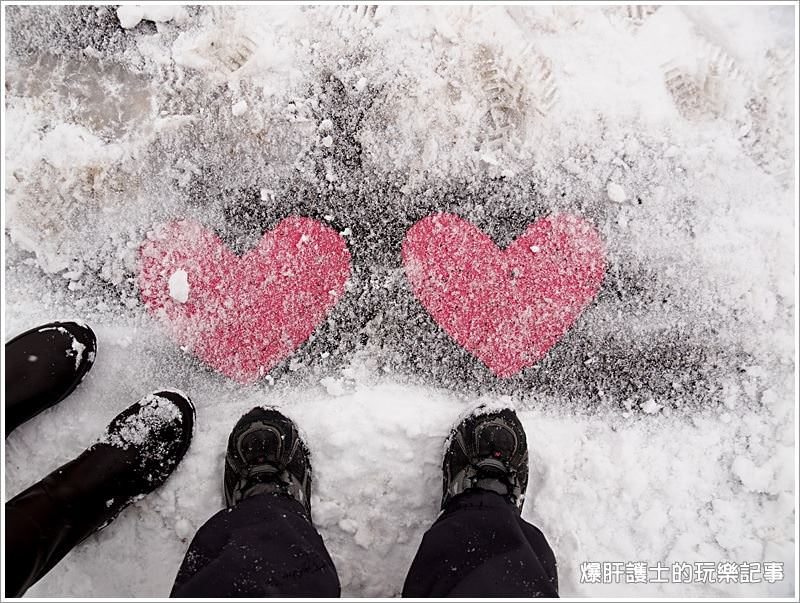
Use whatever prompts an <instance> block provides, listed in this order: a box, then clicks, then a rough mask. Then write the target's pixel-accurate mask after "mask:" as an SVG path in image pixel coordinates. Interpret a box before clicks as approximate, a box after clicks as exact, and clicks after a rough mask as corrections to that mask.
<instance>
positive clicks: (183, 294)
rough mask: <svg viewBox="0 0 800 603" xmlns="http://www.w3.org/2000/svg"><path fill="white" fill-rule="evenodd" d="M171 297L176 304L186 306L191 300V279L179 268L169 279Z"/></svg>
mask: <svg viewBox="0 0 800 603" xmlns="http://www.w3.org/2000/svg"><path fill="white" fill-rule="evenodd" d="M168 284H169V296H170V297H171V298H172V299H174V300H175V301H176V302H178V303H181V304H185V303H186V300H188V299H189V277H188V275H187V274H186V271H185V270H183V269H181V268H179V269H178V270H176V271H175V272H173V273H172V276H170V277H169V283H168Z"/></svg>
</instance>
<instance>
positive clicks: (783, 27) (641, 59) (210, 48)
mask: <svg viewBox="0 0 800 603" xmlns="http://www.w3.org/2000/svg"><path fill="white" fill-rule="evenodd" d="M794 10H795V8H794V7H789V6H726V7H717V6H714V7H712V6H702V7H701V6H675V5H671V6H663V7H660V8H658V10H655V11H651V10H650V9H648V8H647V7H638V8H636V9H635V10H634V9H633V8H631V7H626V6H607V7H600V6H521V5H520V6H516V5H515V6H488V5H487V6H481V7H469V6H389V5H380V6H377V7H376V8H373V7H367V6H363V5H359V6H315V7H311V6H249V7H230V6H208V7H188V6H187V7H177V6H169V7H154V6H151V5H147V6H143V7H140V8H138V9H137V8H136V7H134V6H132V5H125V6H123V7H120V8H119V9H117V8H114V7H106V6H94V7H89V6H77V5H68V6H57V7H51V6H9V7H6V11H7V12H6V17H7V18H6V23H8V25H7V29H6V35H7V57H6V73H7V81H6V113H5V118H6V119H5V123H4V128H5V137H6V148H5V170H6V171H5V178H6V186H5V191H4V195H5V199H4V203H5V207H6V223H5V225H4V226H5V231H4V232H5V234H4V236H5V237H6V246H7V258H6V260H7V261H6V269H5V274H4V286H5V296H6V300H7V304H6V315H5V316H4V321H3V322H4V329H5V335H6V337H7V339H8V338H10V337H12V336H14V335H15V334H17V333H19V332H22V331H24V330H26V329H28V328H30V327H32V326H34V325H37V324H41V323H44V322H49V321H51V320H53V319H57V318H59V317H64V316H72V315H78V316H80V317H81V318H82V319H84V320H85V321H86V322H88V323H89V324H90V325H91V326H92V328H93V329H95V331H96V333H97V335H98V341H99V346H98V348H99V350H100V351H99V353H98V355H97V358H96V361H95V365H94V367H93V368H92V370H91V371H90V372H89V373H88V375H87V377H86V379H85V380H84V382H83V383H82V384H81V385H80V386H79V387H78V389H77V390H76V391H75V392H74V393H73V394H72V395H71V396H70V397H69V398H67V399H66V400H64V401H63V402H61V403H59V404H58V405H57V406H56V407H54V408H52V409H50V410H48V411H46V412H44V413H43V414H42V415H41V416H39V417H37V418H36V419H34V420H33V421H31V422H29V423H28V424H26V425H24V426H22V427H20V428H19V429H18V430H16V431H15V432H14V433H13V434H12V435H11V437H9V438H8V439H7V441H6V467H5V471H6V480H5V484H6V495H7V497H10V496H13V495H14V494H16V493H17V492H20V491H21V490H22V489H24V488H25V487H27V486H28V485H30V484H31V483H32V482H34V481H35V480H37V479H39V478H40V477H42V476H43V475H45V474H46V473H47V472H49V471H51V470H53V469H55V468H56V467H58V466H59V465H60V464H62V463H64V462H66V461H68V460H69V459H71V458H73V457H74V456H75V455H77V454H79V453H80V452H81V451H82V450H83V449H85V448H86V447H87V446H88V445H90V444H91V442H93V441H94V440H95V439H96V438H97V437H98V435H99V434H102V433H103V431H104V430H105V426H106V425H107V423H108V421H110V419H111V418H113V417H114V416H115V415H116V414H117V413H118V412H120V411H121V410H123V409H124V408H126V407H127V406H128V405H130V404H131V403H133V402H135V401H136V400H137V399H139V398H140V397H141V396H143V395H145V394H146V393H148V392H153V391H158V390H159V389H163V388H164V387H175V388H180V389H181V390H183V391H186V392H187V393H188V394H189V395H190V396H191V398H192V400H193V401H194V402H195V404H196V406H197V425H196V432H195V437H194V441H193V444H192V447H191V449H190V451H189V453H188V454H187V456H186V458H185V459H184V461H183V462H182V463H181V465H180V466H179V467H178V469H177V470H176V472H175V474H174V476H173V477H172V478H171V479H170V480H169V481H168V482H167V483H166V485H165V486H164V487H163V488H161V489H159V490H158V491H156V492H154V493H153V494H151V495H149V496H147V497H145V498H144V499H142V500H140V501H138V502H136V503H135V504H134V505H133V506H132V508H130V509H129V510H127V511H126V512H125V513H123V514H122V515H121V516H120V517H119V518H117V519H116V520H115V521H114V522H113V523H112V524H111V525H109V526H108V528H106V529H105V530H104V531H102V532H101V533H99V534H97V535H95V536H93V537H91V538H89V539H88V540H87V541H86V542H84V543H82V544H81V545H79V546H78V547H77V548H76V549H75V551H74V552H72V553H71V554H70V555H69V556H68V557H67V558H66V559H64V560H63V561H62V562H61V563H59V564H58V565H57V566H56V567H55V568H54V569H53V570H52V571H51V572H50V573H49V574H48V575H47V576H46V577H45V578H44V579H43V580H41V581H40V582H39V583H38V584H37V585H36V586H35V587H34V588H32V589H31V590H30V591H29V594H30V595H32V596H40V597H55V596H74V597H88V596H102V597H111V596H121V597H124V596H150V597H163V596H165V595H166V593H168V592H169V589H170V587H171V584H172V580H173V579H174V576H175V573H176V572H177V569H178V567H179V565H180V562H181V560H182V558H183V555H184V553H185V551H186V549H187V547H188V543H189V541H190V540H191V538H192V536H193V534H194V533H195V531H196V530H197V529H198V528H199V527H200V526H201V525H202V524H203V522H204V521H205V520H206V519H207V518H208V517H210V516H211V515H212V514H213V513H215V512H216V511H217V510H218V509H220V508H221V507H222V504H223V503H222V493H221V489H220V482H221V475H222V467H223V454H224V448H225V444H226V441H227V436H228V433H229V430H230V429H231V428H232V426H233V424H234V423H235V421H236V419H237V418H238V416H240V414H242V413H243V412H245V411H247V410H249V409H250V408H252V407H253V406H256V405H275V406H277V407H278V408H280V409H281V410H282V411H284V412H286V413H287V414H289V415H290V416H292V417H293V418H294V419H295V420H296V421H297V423H298V425H299V426H300V428H301V429H302V430H303V433H304V434H305V436H306V438H307V440H308V444H309V447H310V449H311V451H312V464H313V467H314V480H315V486H314V492H313V500H312V508H313V514H314V519H315V522H316V524H317V526H318V527H319V529H320V532H321V533H322V536H323V538H324V539H325V542H326V543H327V545H328V547H329V549H330V552H331V555H332V556H333V559H334V562H335V563H336V566H337V568H338V570H339V573H340V576H341V581H342V587H343V593H344V594H345V595H349V596H370V597H374V596H393V595H397V594H398V593H399V591H400V588H401V586H402V583H403V579H404V577H405V572H406V570H407V568H408V565H409V563H410V561H411V559H412V558H413V556H414V553H415V552H416V548H417V546H418V544H419V541H420V539H421V537H422V535H423V533H424V531H425V530H426V529H427V527H428V526H429V525H430V524H431V522H432V521H434V519H435V518H436V515H437V512H438V504H439V500H440V497H441V454H442V447H443V445H444V441H445V438H446V437H447V435H448V434H449V432H450V428H451V426H452V424H453V423H454V422H455V421H456V420H457V419H458V417H459V416H460V415H461V414H462V413H464V412H471V411H472V409H474V408H475V406H476V405H477V404H480V403H486V404H490V405H513V406H514V407H516V408H517V410H518V412H519V414H520V417H521V419H522V421H523V423H524V425H525V427H526V431H527V434H528V440H529V445H530V447H531V478H530V485H529V489H528V494H527V498H526V503H525V509H524V511H523V514H524V516H525V517H526V519H528V520H529V521H531V522H533V523H534V524H536V525H537V526H538V527H539V528H541V529H542V531H543V532H544V533H545V534H546V536H547V537H548V539H549V541H550V543H551V545H552V546H553V548H554V550H555V552H556V557H557V559H558V562H559V578H560V586H561V588H560V592H561V594H562V596H606V597H620V596H641V597H654V596H685V595H693V596H736V597H760V596H772V595H783V596H789V595H791V594H792V593H793V592H794V590H795V588H796V576H795V573H794V571H795V570H794V567H795V562H796V559H795V553H794V548H795V538H794V533H795V494H796V493H795V481H794V480H795V476H794V467H795V462H794V459H795V455H796V439H795V433H794V430H793V425H794V420H795V415H794V413H795V410H794V404H795V396H796V384H795V383H794V377H793V372H792V371H793V367H794V362H795V361H796V359H795V357H794V345H795V333H794V332H793V328H792V325H793V320H794V312H795V302H796V297H795V296H796V292H795V282H794V269H795V267H794V261H793V253H792V245H793V239H794V236H795V229H796V224H795V223H794V203H795V199H794V197H793V187H794V185H795V176H794V174H793V172H792V170H791V166H792V165H793V164H794V156H793V145H794V140H795V138H796V124H795V123H794V119H793V105H792V103H793V94H794V89H795V87H796V86H793V80H794V78H796V73H797V68H796V64H795V60H794V54H793V48H794V44H795V38H796V32H795V29H794V21H793V17H794ZM794 83H796V82H794ZM442 211H446V212H450V213H454V214H456V215H458V216H460V217H461V218H463V219H465V220H467V221H469V222H471V223H472V224H474V225H475V226H476V227H477V228H479V229H480V230H482V231H483V232H484V233H486V235H488V236H489V237H491V239H492V240H493V241H494V242H495V243H496V244H497V245H499V246H500V247H502V248H506V247H508V246H509V245H510V244H511V243H512V242H513V241H514V240H515V239H517V237H519V236H520V235H521V234H522V233H523V232H524V231H525V230H526V228H527V227H528V225H529V224H531V223H532V222H534V221H536V220H537V219H539V218H541V217H543V216H545V215H549V214H552V213H564V212H566V213H575V214H579V215H581V216H582V217H583V218H584V219H585V220H587V221H589V222H591V223H592V224H594V226H595V227H596V228H597V229H598V231H599V232H600V233H601V236H602V238H603V242H604V245H605V254H606V258H607V261H608V269H607V272H606V276H605V281H604V284H603V286H602V287H601V289H600V292H599V293H598V295H597V297H596V298H595V299H594V300H593V301H592V302H591V303H590V304H589V306H588V307H587V309H586V310H585V311H584V313H583V314H582V315H581V316H580V317H579V318H578V320H577V322H576V323H575V325H573V327H572V328H571V329H570V330H569V331H568V332H567V333H566V335H565V336H564V338H563V339H562V340H561V341H560V342H559V343H558V344H556V346H555V347H553V348H552V349H551V350H550V351H549V352H548V354H547V355H546V356H545V357H544V358H542V359H541V360H540V361H539V362H538V363H537V364H535V365H534V366H531V367H529V368H526V369H525V370H523V371H522V372H520V373H519V374H517V375H515V376H513V377H509V378H506V379H500V378H498V377H496V376H495V375H494V374H493V373H492V372H491V371H490V370H489V369H487V368H486V366H484V365H483V364H482V363H481V362H480V361H479V360H477V359H476V358H475V357H473V356H472V355H471V354H469V353H468V352H466V351H465V350H464V349H462V348H461V347H459V346H458V345H456V344H455V343H454V342H453V340H452V339H450V338H449V337H448V336H447V334H446V333H444V331H443V330H442V329H441V328H440V327H439V326H438V325H437V324H436V323H435V322H434V321H433V320H432V319H431V317H430V315H429V314H428V313H427V312H426V311H425V310H424V308H423V307H422V306H421V304H420V303H419V301H418V300H417V299H416V298H415V297H414V295H413V293H412V291H411V289H410V287H409V285H408V282H407V279H406V276H405V273H404V271H403V268H402V262H401V259H400V248H401V244H402V241H403V238H404V236H405V234H406V233H407V232H408V230H409V228H410V227H411V226H412V225H413V224H414V223H416V222H418V221H419V220H420V219H422V218H424V217H425V216H427V215H430V214H433V213H435V212H442ZM289 215H302V216H309V217H311V218H314V219H316V220H319V221H321V222H323V223H324V224H326V225H329V226H330V227H331V228H333V229H335V231H336V232H338V233H341V235H342V236H343V237H345V241H346V244H347V248H348V250H349V252H350V254H351V256H352V262H351V264H352V275H351V278H350V279H349V280H348V282H347V284H346V286H345V291H344V294H343V295H341V299H338V301H337V304H336V306H335V308H333V309H332V311H331V313H330V314H329V315H328V316H327V317H326V319H325V320H324V321H323V323H322V324H320V326H319V327H318V328H317V329H316V331H315V332H314V334H313V335H312V336H311V337H310V338H309V340H308V341H306V342H305V343H303V344H302V345H301V346H300V347H299V348H298V349H297V350H296V351H295V352H294V353H293V355H292V356H290V357H289V358H287V359H286V360H285V361H284V362H283V363H281V364H280V365H279V366H277V367H275V368H274V369H272V370H270V371H264V373H265V374H264V376H263V378H262V379H260V380H259V381H258V382H256V383H255V384H253V385H251V386H241V385H237V384H235V383H234V382H232V381H231V380H229V379H227V378H225V377H224V376H222V375H221V374H219V373H217V372H215V371H213V370H212V369H210V368H208V367H206V366H204V365H203V364H202V362H200V361H199V360H197V359H196V358H194V357H193V356H192V355H191V354H190V353H187V352H185V351H184V350H182V349H181V348H180V347H179V346H178V345H177V344H176V343H174V342H173V341H172V340H171V339H169V337H168V335H167V334H166V333H165V332H164V331H163V330H162V329H161V328H160V327H159V325H158V324H157V321H156V320H154V319H153V318H152V317H151V316H150V315H148V313H147V312H146V311H145V308H144V306H143V303H142V300H141V297H140V291H139V288H138V279H137V276H138V272H137V271H138V262H139V255H138V254H139V248H140V245H141V244H142V242H143V241H145V240H148V239H150V238H151V237H152V236H153V234H154V233H156V232H157V231H158V230H159V225H160V224H163V223H165V222H167V221H170V220H175V219H181V220H184V219H186V220H194V221H197V222H199V223H201V224H203V225H205V227H206V228H208V229H210V230H213V231H214V232H215V233H216V234H217V235H219V236H220V237H221V239H222V240H223V242H224V243H225V244H226V245H227V246H229V247H230V248H231V249H232V250H234V251H235V252H236V253H237V254H243V253H245V252H246V251H247V250H249V249H251V248H252V247H253V246H254V245H256V244H257V243H258V241H259V240H261V237H262V235H263V233H264V232H265V231H267V230H270V229H272V228H274V227H275V225H276V224H278V223H279V222H280V221H281V220H282V219H284V218H285V217H287V216H289ZM526 252H527V248H526ZM531 253H538V252H537V251H536V250H534V249H533V246H531ZM186 261H187V262H191V261H192V260H191V258H186ZM181 262H183V259H181ZM178 265H182V266H183V267H184V269H183V270H175V271H174V272H172V273H171V274H165V275H164V278H168V279H169V293H170V296H171V298H172V299H174V300H175V301H177V302H180V303H186V302H188V300H189V299H190V293H191V289H190V287H189V282H188V269H189V267H190V264H188V263H187V264H178ZM181 272H183V273H184V274H183V275H181ZM181 300H183V302H181ZM254 301H255V300H252V299H236V300H231V304H234V303H235V304H240V305H241V306H242V307H246V305H247V304H249V303H254ZM228 309H229V308H228ZM225 311H226V306H224V305H221V306H220V312H223V313H224V312H225ZM187 349H188V348H187ZM585 561H623V562H625V561H646V562H649V563H651V564H654V563H655V562H657V561H660V562H662V563H671V562H673V561H681V562H689V563H692V562H695V561H714V562H722V561H735V562H746V561H751V562H766V561H777V562H782V563H784V569H785V577H784V579H783V580H780V581H777V582H775V583H767V582H764V581H762V582H760V583H754V584H749V585H748V584H736V583H717V584H700V583H693V584H689V585H685V584H684V585H680V584H655V583H649V584H609V585H596V584H585V583H581V580H580V577H581V573H580V563H581V562H585Z"/></svg>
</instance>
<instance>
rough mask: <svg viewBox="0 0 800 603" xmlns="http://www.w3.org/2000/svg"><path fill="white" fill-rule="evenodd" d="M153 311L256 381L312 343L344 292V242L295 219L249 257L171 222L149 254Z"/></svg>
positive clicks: (144, 267)
mask: <svg viewBox="0 0 800 603" xmlns="http://www.w3.org/2000/svg"><path fill="white" fill-rule="evenodd" d="M139 260H140V265H139V287H140V290H141V297H142V300H143V301H144V304H145V306H146V307H147V309H148V310H149V312H150V313H151V314H153V315H154V316H155V317H157V318H158V319H159V320H160V321H161V322H162V323H163V324H165V325H166V326H167V328H168V330H169V331H170V333H171V334H172V336H173V337H174V338H175V339H176V340H177V341H178V342H179V343H180V344H181V346H183V347H184V348H185V349H186V350H187V351H189V352H191V353H193V354H195V355H196V356H197V357H198V358H200V359H201V360H203V362H205V363H207V364H209V365H210V366H212V367H214V368H216V369H217V370H219V371H220V372H222V373H224V374H225V375H227V376H229V377H231V378H233V379H235V380H237V381H239V382H241V383H248V382H252V381H254V380H256V379H258V378H259V377H261V376H263V375H264V374H266V373H267V372H269V371H270V370H271V369H272V368H274V367H275V366H276V365H277V364H278V363H279V362H281V361H282V360H284V359H285V358H286V357H288V356H289V355H290V354H291V353H292V352H293V351H294V350H296V349H297V347H298V346H299V345H300V344H301V343H303V342H304V341H305V340H306V339H308V337H309V336H310V335H311V333H312V332H313V331H314V329H315V328H316V327H317V325H319V323H320V322H322V320H323V319H324V318H325V316H326V315H327V313H328V312H329V311H330V310H331V308H333V306H334V305H335V304H336V302H337V301H338V300H339V298H340V297H341V296H342V294H343V293H344V287H345V283H346V281H347V279H348V278H349V276H350V253H349V252H348V251H347V245H346V244H345V242H344V240H343V239H342V237H341V236H340V235H339V234H338V233H337V232H336V231H335V230H333V229H331V228H329V227H327V226H325V225H324V224H321V223H320V222H318V221H316V220H313V219H311V218H305V217H299V216H292V217H289V218H286V219H284V220H283V221H281V222H280V223H279V224H278V225H277V226H276V227H275V228H274V229H273V230H271V231H268V232H266V233H264V236H263V237H262V239H261V241H260V242H259V243H258V245H256V246H255V247H254V248H253V249H251V250H250V251H249V252H248V253H246V254H245V255H243V256H242V257H239V256H237V255H236V254H235V253H233V252H232V251H231V250H230V249H229V248H228V247H227V246H226V245H225V244H224V243H223V242H222V241H221V240H220V238H219V237H218V236H217V235H216V234H214V233H213V232H211V231H209V230H207V229H206V228H204V227H203V226H201V225H200V224H197V223H195V222H191V221H184V220H181V221H175V222H170V223H168V224H166V225H165V226H163V227H162V228H160V229H159V230H158V232H157V233H156V235H155V236H153V237H152V238H150V239H148V240H147V241H145V243H144V244H143V245H142V246H141V249H140V252H139Z"/></svg>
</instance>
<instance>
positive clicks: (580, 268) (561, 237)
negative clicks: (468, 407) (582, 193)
mask: <svg viewBox="0 0 800 603" xmlns="http://www.w3.org/2000/svg"><path fill="white" fill-rule="evenodd" d="M402 253H403V265H404V267H405V271H406V275H407V277H408V280H409V282H410V283H411V286H412V288H413V290H414V294H415V295H416V296H417V299H419V300H420V302H422V305H423V306H425V308H426V309H427V310H428V312H429V313H430V315H431V316H432V317H433V319H434V320H435V321H436V322H437V323H438V324H439V325H440V326H441V327H442V328H443V329H444V330H445V331H446V332H447V333H448V334H449V335H450V336H451V337H452V338H453V339H455V340H456V342H458V344H459V345H461V346H462V347H463V348H465V349H466V350H468V351H469V352H471V353H472V354H474V355H475V356H477V357H478V358H479V359H480V360H481V361H482V362H483V363H484V364H486V366H488V367H489V368H490V369H491V370H492V371H493V372H494V373H495V374H496V375H497V376H499V377H510V376H511V375H514V374H516V373H518V372H519V371H521V370H522V369H523V368H525V367H526V366H530V365H531V364H534V363H535V362H537V361H538V360H539V359H541V358H542V357H543V356H544V355H545V354H546V353H547V351H548V350H549V349H550V348H551V347H553V346H554V345H555V344H556V343H557V342H558V341H559V340H560V339H561V337H562V336H563V335H564V333H566V331H567V329H569V328H570V327H571V326H572V324H573V323H574V322H575V320H576V319H577V317H578V316H579V315H580V313H581V312H582V311H583V309H584V308H585V307H586V305H587V304H588V303H589V302H590V301H591V300H592V298H593V297H594V296H595V294H596V293H597V291H598V289H599V288H600V284H601V283H602V282H603V276H604V274H605V266H606V262H605V254H604V250H603V243H602V241H601V239H600V235H599V233H598V232H597V230H596V229H595V228H594V227H593V226H592V225H590V224H589V223H587V222H585V221H583V220H582V219H580V218H578V217H576V216H572V215H569V214H556V215H553V216H550V217H548V218H543V219H541V220H538V221H537V222H535V223H533V224H531V225H530V226H528V229H527V230H526V231H525V233H524V234H523V235H522V236H521V237H519V238H518V239H517V240H516V241H514V243H512V244H511V245H510V246H509V247H508V248H507V249H505V250H502V249H500V248H499V247H497V245H495V244H494V242H493V241H492V240H491V239H490V238H489V237H487V236H486V235H485V234H483V232H481V231H480V230H478V229H477V228H476V227H475V226H473V225H472V224H470V223H469V222H467V221H465V220H462V219H461V218H459V217H458V216H454V215H452V214H436V215H433V216H428V217H426V218H423V219H422V220H420V221H419V222H417V223H416V224H414V226H412V227H411V229H410V230H409V231H408V233H407V234H406V237H405V239H404V241H403V251H402Z"/></svg>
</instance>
